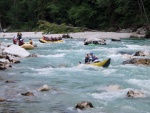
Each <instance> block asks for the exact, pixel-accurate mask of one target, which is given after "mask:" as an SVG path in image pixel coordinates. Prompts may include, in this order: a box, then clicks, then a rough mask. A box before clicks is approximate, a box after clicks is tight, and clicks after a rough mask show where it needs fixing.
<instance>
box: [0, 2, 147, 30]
mask: <svg viewBox="0 0 150 113" xmlns="http://www.w3.org/2000/svg"><path fill="white" fill-rule="evenodd" d="M142 1H143V4H144V6H145V7H144V8H145V11H146V15H147V17H148V19H147V17H146V16H145V12H144V10H143V4H142V2H141V0H84V1H82V0H65V1H63V0H1V1H0V23H1V25H2V27H3V28H7V27H8V26H11V27H12V29H22V30H26V31H27V30H32V29H33V28H36V27H37V26H38V29H40V30H42V29H44V30H46V31H49V32H54V31H55V32H56V31H57V32H68V31H76V30H77V31H78V29H73V28H72V29H71V27H70V26H69V27H65V26H66V25H70V24H71V25H72V26H76V27H85V28H89V29H98V30H102V29H108V28H110V30H112V29H113V27H114V26H117V27H121V28H127V27H133V26H141V25H145V24H149V23H148V20H150V7H149V6H150V0H142ZM38 20H46V21H47V22H48V23H51V24H50V25H49V24H48V25H46V24H44V26H42V25H43V24H42V23H40V24H38V25H37V22H38ZM56 26H59V27H56ZM60 28H61V29H60Z"/></svg>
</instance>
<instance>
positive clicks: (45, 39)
mask: <svg viewBox="0 0 150 113" xmlns="http://www.w3.org/2000/svg"><path fill="white" fill-rule="evenodd" d="M39 41H40V42H41V43H51V42H62V41H63V40H62V37H61V36H58V37H52V36H51V37H47V36H43V38H41V39H39Z"/></svg>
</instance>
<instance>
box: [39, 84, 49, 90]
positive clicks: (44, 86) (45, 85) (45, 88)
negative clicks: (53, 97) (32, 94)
mask: <svg viewBox="0 0 150 113" xmlns="http://www.w3.org/2000/svg"><path fill="white" fill-rule="evenodd" d="M49 90H51V88H50V87H49V86H48V85H47V84H44V85H43V86H42V87H41V88H40V89H39V91H49Z"/></svg>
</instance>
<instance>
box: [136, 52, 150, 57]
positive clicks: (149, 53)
mask: <svg viewBox="0 0 150 113" xmlns="http://www.w3.org/2000/svg"><path fill="white" fill-rule="evenodd" d="M133 56H150V51H137V52H136V53H135V54H134V55H133Z"/></svg>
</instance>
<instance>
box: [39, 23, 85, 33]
mask: <svg viewBox="0 0 150 113" xmlns="http://www.w3.org/2000/svg"><path fill="white" fill-rule="evenodd" d="M37 24H38V27H37V28H36V31H42V32H44V33H68V32H79V31H83V29H82V28H77V27H72V26H66V24H64V23H63V24H61V25H57V24H54V23H50V22H48V21H44V20H39V21H38V23H37Z"/></svg>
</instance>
